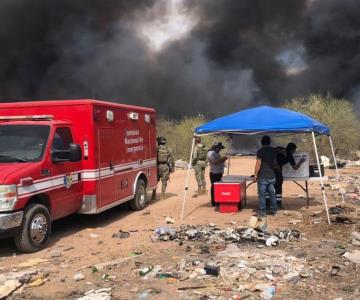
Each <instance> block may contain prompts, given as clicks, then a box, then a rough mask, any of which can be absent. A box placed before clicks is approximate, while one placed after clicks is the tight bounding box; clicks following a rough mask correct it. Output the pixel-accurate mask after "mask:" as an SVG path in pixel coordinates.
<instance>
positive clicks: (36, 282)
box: [28, 277, 45, 287]
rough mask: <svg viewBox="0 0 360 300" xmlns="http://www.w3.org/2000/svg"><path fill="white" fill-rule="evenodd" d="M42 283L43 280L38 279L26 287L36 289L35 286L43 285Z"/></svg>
mask: <svg viewBox="0 0 360 300" xmlns="http://www.w3.org/2000/svg"><path fill="white" fill-rule="evenodd" d="M44 283H45V280H44V278H42V277H38V278H36V279H35V280H33V281H31V282H30V283H29V284H28V286H29V287H37V286H40V285H43V284H44Z"/></svg>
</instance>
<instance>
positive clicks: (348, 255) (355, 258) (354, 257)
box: [344, 250, 360, 264]
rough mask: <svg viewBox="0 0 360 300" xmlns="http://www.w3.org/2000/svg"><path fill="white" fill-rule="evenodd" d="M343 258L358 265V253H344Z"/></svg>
mask: <svg viewBox="0 0 360 300" xmlns="http://www.w3.org/2000/svg"><path fill="white" fill-rule="evenodd" d="M344 257H346V258H347V259H348V260H350V261H351V262H353V263H355V264H360V251H359V250H355V251H353V252H346V253H344Z"/></svg>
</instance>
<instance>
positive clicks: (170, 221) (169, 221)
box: [165, 217, 175, 224]
mask: <svg viewBox="0 0 360 300" xmlns="http://www.w3.org/2000/svg"><path fill="white" fill-rule="evenodd" d="M165 222H166V224H175V220H174V219H173V218H171V217H166V218H165Z"/></svg>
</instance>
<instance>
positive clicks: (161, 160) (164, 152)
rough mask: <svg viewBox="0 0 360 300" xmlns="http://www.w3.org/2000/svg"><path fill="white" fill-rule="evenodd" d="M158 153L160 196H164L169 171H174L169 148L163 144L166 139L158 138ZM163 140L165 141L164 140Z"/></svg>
mask: <svg viewBox="0 0 360 300" xmlns="http://www.w3.org/2000/svg"><path fill="white" fill-rule="evenodd" d="M159 141H160V142H159V146H158V149H157V153H158V181H160V180H161V183H162V186H161V196H162V198H164V196H165V191H166V187H167V182H168V181H169V178H170V173H172V172H173V171H174V167H175V163H174V158H173V156H172V153H171V150H170V149H169V148H168V147H167V146H166V145H165V143H166V140H165V139H164V140H161V139H160V140H159ZM164 141H165V142H164Z"/></svg>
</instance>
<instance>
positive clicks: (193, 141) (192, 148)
mask: <svg viewBox="0 0 360 300" xmlns="http://www.w3.org/2000/svg"><path fill="white" fill-rule="evenodd" d="M194 146H195V137H193V139H192V143H191V151H190V158H189V164H188V170H187V175H186V181H185V191H184V198H183V204H182V209H181V220H183V219H184V211H185V201H186V195H187V191H188V189H189V177H190V170H191V161H192V157H193V152H194Z"/></svg>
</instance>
